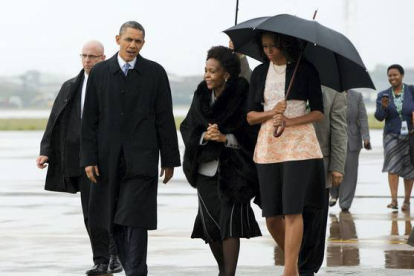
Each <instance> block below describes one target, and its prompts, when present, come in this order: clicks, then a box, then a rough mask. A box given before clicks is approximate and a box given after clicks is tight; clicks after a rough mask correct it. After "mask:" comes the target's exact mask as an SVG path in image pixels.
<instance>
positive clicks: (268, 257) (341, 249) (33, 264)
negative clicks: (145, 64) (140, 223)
mask: <svg viewBox="0 0 414 276" xmlns="http://www.w3.org/2000/svg"><path fill="white" fill-rule="evenodd" d="M41 136H42V133H40V132H29V133H21V132H16V133H5V132H0V183H1V185H0V241H1V242H0V257H1V258H0V267H1V268H2V270H1V273H0V274H1V275H3V273H5V274H4V275H7V276H21V275H30V276H49V275H51V276H52V275H53V276H55V275H68V276H75V275H84V271H85V270H86V269H88V268H90V266H91V264H92V256H91V250H90V245H89V242H88V238H87V234H86V232H85V229H84V226H83V219H82V212H81V207H80V201H79V200H80V199H79V195H68V194H62V193H51V192H46V191H44V190H43V185H44V178H45V173H46V172H45V171H39V170H38V169H36V168H35V163H34V160H35V158H36V155H37V154H38V145H39V141H40V138H41ZM379 137H381V133H380V132H378V133H377V134H375V133H374V134H373V137H372V143H373V145H374V146H375V143H376V140H377V141H379V142H380V141H381V139H380V138H379ZM379 142H377V143H379ZM182 149H183V148H182V146H181V150H182ZM360 166H362V167H364V169H363V170H360V177H359V179H360V181H359V183H358V186H357V192H356V198H355V200H354V203H353V206H352V209H351V210H350V212H348V213H344V212H341V211H340V208H339V207H338V206H335V207H333V208H331V209H330V213H329V221H328V229H327V237H326V238H327V243H326V244H327V249H326V254H325V260H324V263H323V267H322V269H321V270H322V271H321V273H318V275H321V276H324V275H330V276H336V275H358V276H359V275H361V276H362V275H364V276H365V275H370V276H374V275H375V276H379V275H381V276H382V275H403V276H406V275H407V276H408V275H410V274H413V275H414V273H413V272H412V271H410V270H407V269H414V247H410V246H408V245H407V244H406V243H407V239H408V236H409V234H410V232H411V229H412V225H413V220H414V217H413V214H412V213H409V212H407V213H404V212H401V211H400V210H398V211H397V212H392V211H391V210H390V209H387V208H386V207H385V206H386V205H387V203H388V202H389V188H388V184H387V179H386V175H385V174H381V173H379V172H380V171H381V166H382V151H381V150H380V148H379V147H376V148H374V150H373V151H372V152H368V153H367V152H363V153H361V158H360ZM158 203H159V217H158V221H159V225H158V230H157V231H151V232H150V242H149V255H148V264H149V266H150V268H155V272H153V273H151V275H154V276H156V275H169V276H175V275H180V276H181V275H194V273H193V272H194V271H198V272H197V275H199V276H204V275H214V274H215V271H216V268H215V261H214V259H213V257H212V256H211V253H210V251H209V249H208V246H206V245H205V244H204V242H202V241H200V240H192V239H190V235H191V229H192V226H193V223H194V218H195V215H196V213H197V196H196V192H195V190H194V189H193V188H191V187H190V186H189V185H188V184H187V183H186V181H185V179H184V175H183V173H182V171H181V170H177V171H176V172H175V175H174V180H173V182H172V183H171V184H168V185H160V188H159V198H158ZM253 209H254V212H255V214H256V217H257V220H258V222H259V225H260V228H261V230H262V233H263V237H261V238H254V239H250V240H242V242H241V251H240V258H239V266H240V270H238V271H240V272H238V275H249V276H250V275H261V276H263V275H280V274H281V272H280V271H282V268H281V267H280V266H281V265H283V263H284V256H283V252H282V251H281V250H280V249H279V248H278V247H275V243H274V241H273V239H272V238H271V237H270V235H269V233H268V232H267V229H266V226H265V222H264V219H263V218H261V211H260V209H259V208H258V207H257V206H256V205H254V204H253ZM412 241H413V243H412V244H413V246H414V235H413V237H412ZM275 265H276V267H275ZM194 267H195V268H194ZM396 268H400V269H405V270H402V271H403V273H401V271H400V270H398V272H395V271H397V270H392V269H396ZM153 271H154V270H153ZM171 271H174V273H173V272H171ZM203 271H206V272H205V273H204V272H203ZM263 271H265V272H266V273H262V272H263ZM367 271H368V272H369V273H365V272H367ZM279 272H280V273H279ZM371 272H372V273H371ZM406 272H407V273H406ZM325 273H326V274H325ZM117 275H120V276H122V275H123V274H117Z"/></svg>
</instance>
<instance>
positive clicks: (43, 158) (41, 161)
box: [36, 155, 49, 170]
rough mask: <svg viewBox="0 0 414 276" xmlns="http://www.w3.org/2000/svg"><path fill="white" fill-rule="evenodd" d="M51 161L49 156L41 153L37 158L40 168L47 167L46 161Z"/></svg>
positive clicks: (37, 164)
mask: <svg viewBox="0 0 414 276" xmlns="http://www.w3.org/2000/svg"><path fill="white" fill-rule="evenodd" d="M48 161H49V157H47V156H45V155H39V157H38V158H36V166H37V167H38V168H39V169H42V170H43V169H44V168H46V167H47V165H46V163H47V162H48Z"/></svg>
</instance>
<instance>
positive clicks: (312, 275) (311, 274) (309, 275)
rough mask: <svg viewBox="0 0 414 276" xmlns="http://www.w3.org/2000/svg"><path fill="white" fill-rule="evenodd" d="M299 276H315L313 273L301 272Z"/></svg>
mask: <svg viewBox="0 0 414 276" xmlns="http://www.w3.org/2000/svg"><path fill="white" fill-rule="evenodd" d="M299 275H300V276H315V273H313V272H302V273H299Z"/></svg>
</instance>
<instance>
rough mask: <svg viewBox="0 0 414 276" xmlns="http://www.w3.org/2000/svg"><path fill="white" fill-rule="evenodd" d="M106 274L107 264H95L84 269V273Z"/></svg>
mask: <svg viewBox="0 0 414 276" xmlns="http://www.w3.org/2000/svg"><path fill="white" fill-rule="evenodd" d="M106 274H108V264H96V265H94V266H93V267H92V268H91V269H89V270H88V271H86V275H106Z"/></svg>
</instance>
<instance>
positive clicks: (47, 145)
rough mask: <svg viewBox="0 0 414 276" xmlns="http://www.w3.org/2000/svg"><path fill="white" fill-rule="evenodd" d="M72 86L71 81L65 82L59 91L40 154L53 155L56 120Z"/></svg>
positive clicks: (41, 143)
mask: <svg viewBox="0 0 414 276" xmlns="http://www.w3.org/2000/svg"><path fill="white" fill-rule="evenodd" d="M69 88H70V82H69V81H67V82H65V83H64V84H63V85H62V87H61V88H60V90H59V93H58V95H57V97H56V99H55V101H54V103H53V107H52V111H51V112H50V116H49V119H48V121H47V125H46V129H45V133H44V134H43V138H42V141H41V142H40V155H44V156H48V157H50V156H51V151H52V148H53V147H51V143H52V133H53V128H54V126H55V124H56V120H57V119H58V116H59V114H60V112H61V111H62V109H63V108H64V106H65V105H66V103H67V101H68V99H67V98H66V94H67V93H66V92H67V91H68V89H69Z"/></svg>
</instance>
